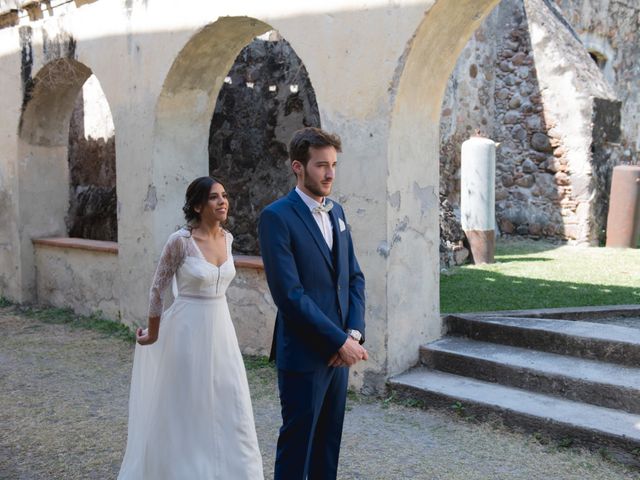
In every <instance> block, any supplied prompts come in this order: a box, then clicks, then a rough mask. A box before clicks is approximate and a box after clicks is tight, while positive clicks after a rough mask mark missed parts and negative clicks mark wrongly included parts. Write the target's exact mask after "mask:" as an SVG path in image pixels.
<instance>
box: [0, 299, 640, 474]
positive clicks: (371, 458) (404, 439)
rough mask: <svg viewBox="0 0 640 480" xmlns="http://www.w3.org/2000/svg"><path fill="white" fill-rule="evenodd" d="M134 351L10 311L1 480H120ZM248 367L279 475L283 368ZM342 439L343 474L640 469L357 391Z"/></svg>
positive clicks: (3, 324) (5, 325) (2, 343)
mask: <svg viewBox="0 0 640 480" xmlns="http://www.w3.org/2000/svg"><path fill="white" fill-rule="evenodd" d="M132 358H133V345H132V344H131V343H130V342H127V341H125V340H123V339H121V338H116V337H114V336H113V335H110V334H108V333H103V332H99V331H95V330H92V329H86V328H77V327H74V326H73V325H72V324H64V323H63V324H60V323H49V322H47V321H46V318H43V317H41V318H40V319H38V318H33V316H29V315H25V314H24V313H22V312H21V311H20V310H18V309H17V308H16V307H13V306H7V307H2V308H0V479H2V480H14V479H24V480H27V479H28V480H36V479H38V480H40V479H42V480H44V479H47V480H50V479H64V480H72V479H83V480H86V479H99V480H105V479H115V478H116V477H117V474H118V469H119V466H120V462H121V460H122V455H123V453H124V448H125V443H126V434H127V400H128V390H129V380H130V372H131V362H132ZM247 369H248V376H249V382H250V385H251V390H252V397H253V407H254V412H255V419H256V425H257V429H258V437H259V441H260V448H261V450H262V455H263V461H264V465H265V475H266V478H268V479H270V478H272V470H273V457H274V452H275V445H276V439H277V431H278V427H279V420H280V418H279V404H278V398H277V391H276V386H275V372H274V370H273V368H272V367H271V366H269V365H267V364H266V363H265V362H264V361H263V360H262V359H254V358H249V359H247ZM542 438H543V437H542ZM342 445H343V447H342V456H341V463H340V475H339V477H340V478H341V479H366V480H375V479H385V480H388V479H425V480H426V479H429V480H433V479H441V480H455V479H464V480H476V479H478V480H479V479H487V480H488V479H492V480H493V479H522V480H534V479H540V480H542V479H544V480H547V479H575V480H585V479H589V480H599V479H602V480H604V479H607V480H613V479H636V478H640V472H638V471H634V470H632V469H630V468H628V467H625V466H622V465H620V464H617V463H615V462H613V461H611V460H609V459H608V456H607V453H606V452H603V451H601V452H587V451H584V450H580V449H576V448H563V447H562V446H560V445H558V444H556V443H548V442H545V441H544V440H541V436H540V435H525V434H519V433H513V432H511V431H508V430H506V429H505V428H503V427H501V426H499V425H491V424H487V423H476V422H474V421H469V420H465V419H463V418H458V417H457V416H456V415H455V414H454V413H449V412H443V411H434V410H427V411H425V410H419V409H416V408H411V407H409V406H406V405H402V404H398V403H395V402H394V401H388V400H387V401H385V400H384V399H364V398H358V397H357V396H351V397H350V401H349V405H348V411H347V415H346V420H345V431H344V437H343V444H342ZM230 480H232V479H230Z"/></svg>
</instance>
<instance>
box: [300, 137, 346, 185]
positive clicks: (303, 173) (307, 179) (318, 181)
mask: <svg viewBox="0 0 640 480" xmlns="http://www.w3.org/2000/svg"><path fill="white" fill-rule="evenodd" d="M337 163H338V154H337V152H336V149H335V148H333V147H331V146H329V147H322V148H314V147H311V148H310V149H309V161H308V162H307V165H306V166H304V165H302V164H300V165H299V168H298V169H297V171H296V173H297V174H298V184H299V186H304V188H305V189H306V190H308V191H309V193H311V194H313V195H314V196H316V197H327V196H329V194H330V193H331V187H332V186H333V180H334V179H335V176H336V165H337ZM300 183H302V185H300Z"/></svg>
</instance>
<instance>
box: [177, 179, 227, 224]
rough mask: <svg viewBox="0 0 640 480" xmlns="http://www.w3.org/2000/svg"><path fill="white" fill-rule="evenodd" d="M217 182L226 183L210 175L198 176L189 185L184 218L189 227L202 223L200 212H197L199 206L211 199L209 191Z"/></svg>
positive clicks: (185, 198) (183, 209)
mask: <svg viewBox="0 0 640 480" xmlns="http://www.w3.org/2000/svg"><path fill="white" fill-rule="evenodd" d="M216 183H218V184H220V185H222V186H223V187H224V184H223V183H222V182H221V181H220V180H218V179H217V178H213V177H210V176H207V177H198V178H196V179H195V180H194V181H193V182H191V183H190V184H189V186H188V187H187V193H186V194H185V196H184V206H183V207H182V211H183V212H184V219H185V220H186V221H187V228H193V227H196V226H198V224H199V223H200V214H199V213H198V212H196V210H195V209H196V208H197V207H203V206H204V205H205V204H206V203H207V202H208V201H209V193H210V192H211V187H212V186H213V185H215V184H216Z"/></svg>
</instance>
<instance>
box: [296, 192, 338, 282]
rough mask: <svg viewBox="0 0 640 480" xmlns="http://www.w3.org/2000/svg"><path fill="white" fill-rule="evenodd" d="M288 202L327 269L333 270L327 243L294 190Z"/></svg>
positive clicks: (307, 208)
mask: <svg viewBox="0 0 640 480" xmlns="http://www.w3.org/2000/svg"><path fill="white" fill-rule="evenodd" d="M289 200H290V201H291V203H292V204H293V209H294V211H295V212H296V214H297V215H298V217H300V220H302V223H303V224H304V226H305V227H306V228H307V230H308V231H309V233H310V234H311V236H312V237H313V239H314V241H315V242H316V245H317V246H318V249H319V250H320V252H321V253H322V256H323V257H324V259H325V260H326V261H327V264H328V265H329V268H331V269H332V270H333V261H332V260H331V251H330V250H329V247H328V246H327V242H326V241H325V239H324V237H323V236H322V232H321V231H320V228H318V224H317V223H316V221H315V220H314V218H313V215H312V214H311V211H310V210H309V207H307V205H305V203H304V202H303V201H302V199H301V198H300V195H298V194H297V193H296V191H295V190H294V191H292V192H291V193H290V194H289ZM329 213H331V212H329ZM334 228H335V227H334Z"/></svg>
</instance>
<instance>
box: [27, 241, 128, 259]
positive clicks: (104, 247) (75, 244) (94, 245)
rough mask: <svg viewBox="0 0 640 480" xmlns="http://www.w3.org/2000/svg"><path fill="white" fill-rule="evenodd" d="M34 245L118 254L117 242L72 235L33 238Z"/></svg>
mask: <svg viewBox="0 0 640 480" xmlns="http://www.w3.org/2000/svg"><path fill="white" fill-rule="evenodd" d="M32 242H33V244H34V245H45V246H47V247H58V248H75V249H78V250H88V251H91V252H104V253H115V254H116V255H117V254H118V243H117V242H106V241H103V240H89V239H86V238H73V237H52V238H34V239H33V240H32Z"/></svg>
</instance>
